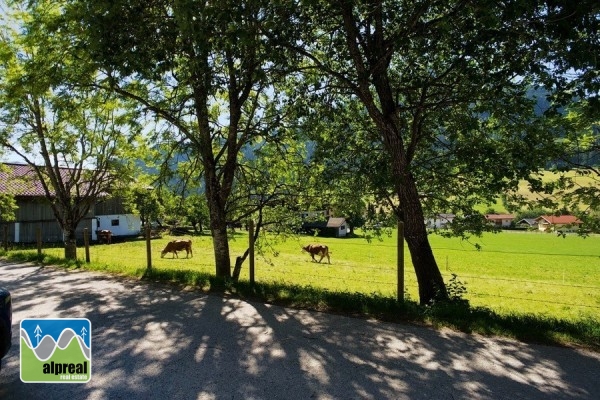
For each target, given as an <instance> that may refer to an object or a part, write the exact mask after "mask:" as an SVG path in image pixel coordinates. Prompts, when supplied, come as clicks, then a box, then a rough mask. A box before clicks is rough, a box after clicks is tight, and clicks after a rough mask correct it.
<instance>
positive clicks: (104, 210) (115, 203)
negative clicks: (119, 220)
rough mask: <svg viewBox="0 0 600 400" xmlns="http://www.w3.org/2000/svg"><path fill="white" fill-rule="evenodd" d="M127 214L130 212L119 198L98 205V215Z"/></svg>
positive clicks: (99, 202) (106, 200) (112, 198)
mask: <svg viewBox="0 0 600 400" xmlns="http://www.w3.org/2000/svg"><path fill="white" fill-rule="evenodd" d="M127 213H128V210H127V209H126V207H125V206H124V205H123V200H122V199H121V198H118V197H111V198H109V199H105V200H101V201H98V202H97V203H96V215H115V214H127Z"/></svg>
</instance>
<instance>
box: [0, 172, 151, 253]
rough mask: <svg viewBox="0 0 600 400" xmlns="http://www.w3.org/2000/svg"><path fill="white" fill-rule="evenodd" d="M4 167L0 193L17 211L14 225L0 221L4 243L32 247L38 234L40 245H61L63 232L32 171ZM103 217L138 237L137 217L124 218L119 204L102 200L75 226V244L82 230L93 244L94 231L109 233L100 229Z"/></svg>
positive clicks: (0, 179) (116, 201) (0, 173)
mask: <svg viewBox="0 0 600 400" xmlns="http://www.w3.org/2000/svg"><path fill="white" fill-rule="evenodd" d="M3 165H4V167H3V168H2V169H0V193H2V194H8V195H11V196H13V197H14V198H15V202H16V204H17V207H18V209H17V210H16V212H15V217H16V220H15V221H12V222H8V223H7V222H2V221H0V224H1V225H4V228H3V229H2V233H1V235H4V232H6V233H7V240H8V241H9V242H13V243H35V242H36V241H37V232H38V231H39V232H40V234H41V240H42V242H45V243H60V242H63V232H62V229H61V228H60V225H59V224H58V222H57V221H56V218H55V216H54V213H53V212H52V208H51V206H50V203H49V202H48V199H47V198H46V196H45V191H44V188H43V187H42V184H41V182H40V181H39V180H38V179H37V177H36V175H35V173H34V172H33V169H32V168H31V167H30V166H28V165H23V164H12V163H7V164H3ZM102 212H105V213H106V212H108V213H109V215H103V214H102ZM105 217H111V218H110V219H111V222H110V223H112V224H113V225H122V226H128V225H129V226H128V228H131V229H132V230H131V231H130V233H131V234H136V235H137V234H139V232H140V229H139V222H137V221H139V217H137V216H133V215H131V214H125V213H124V208H123V205H122V204H121V202H120V200H118V199H109V198H103V199H97V201H96V202H95V203H94V204H93V205H92V206H91V207H90V210H89V212H88V214H87V215H86V216H85V217H84V218H83V220H82V221H81V222H80V223H79V225H78V226H77V230H76V237H77V240H78V241H83V232H84V229H85V228H87V229H88V231H89V232H91V239H92V240H96V230H97V229H110V228H105V227H102V226H100V223H101V221H102V219H105ZM136 219H137V221H136ZM121 220H124V221H123V222H121ZM136 229H137V232H136Z"/></svg>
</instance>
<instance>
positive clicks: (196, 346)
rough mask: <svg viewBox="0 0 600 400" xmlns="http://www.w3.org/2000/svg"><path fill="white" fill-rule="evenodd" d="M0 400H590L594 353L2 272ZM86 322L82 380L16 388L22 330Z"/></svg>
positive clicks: (120, 283) (598, 382)
mask: <svg viewBox="0 0 600 400" xmlns="http://www.w3.org/2000/svg"><path fill="white" fill-rule="evenodd" d="M0 286H5V287H7V288H8V289H9V290H10V291H11V292H12V295H13V304H14V305H13V307H14V310H13V311H14V316H13V348H12V349H11V351H10V352H9V355H8V356H7V357H6V358H5V359H4V360H3V367H2V371H1V372H0V399H3V400H5V399H6V400H9V399H64V400H76V399H127V400H133V399H510V400H515V399H599V398H600V354H598V353H593V352H587V351H581V350H574V349H567V348H558V347H547V346H537V345H530V344H523V343H519V342H516V341H513V340H508V339H499V338H486V337H482V336H478V335H466V334H462V333H456V332H452V331H449V330H443V331H436V330H432V329H428V328H423V327H415V326H408V325H397V324H389V323H382V322H377V321H368V320H362V319H354V318H347V317H343V316H338V315H329V314H324V313H317V312H309V311H302V310H294V309H287V308H282V307H277V306H271V305H265V304H262V303H251V302H245V301H241V300H236V299H228V298H223V297H220V296H214V295H205V294H202V293H198V292H193V291H181V290H179V289H177V288H174V287H171V286H169V285H163V284H153V283H147V282H137V281H133V280H129V279H120V278H115V277H110V276H105V275H101V274H97V273H89V272H81V271H75V272H72V271H65V270H62V269H55V268H51V267H37V266H32V265H30V264H18V263H6V262H4V263H1V262H0ZM49 317H68V318H88V319H90V320H91V322H92V362H91V364H92V367H91V368H92V378H91V380H90V381H89V382H88V383H85V384H81V383H79V384H41V383H22V382H21V380H20V375H19V338H18V335H19V323H20V321H21V319H23V318H49Z"/></svg>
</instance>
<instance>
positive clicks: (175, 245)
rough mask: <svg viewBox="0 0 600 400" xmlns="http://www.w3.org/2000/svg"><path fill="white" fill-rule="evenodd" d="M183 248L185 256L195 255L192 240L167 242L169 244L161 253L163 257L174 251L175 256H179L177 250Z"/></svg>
mask: <svg viewBox="0 0 600 400" xmlns="http://www.w3.org/2000/svg"><path fill="white" fill-rule="evenodd" d="M183 250H185V258H188V256H190V255H192V256H193V255H194V253H192V241H191V240H173V241H172V242H169V243H167V246H166V247H165V248H164V249H163V251H162V252H161V253H160V258H163V257H164V256H165V254H167V253H173V258H175V257H177V258H179V255H178V254H177V252H178V251H183Z"/></svg>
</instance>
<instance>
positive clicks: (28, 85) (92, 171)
mask: <svg viewBox="0 0 600 400" xmlns="http://www.w3.org/2000/svg"><path fill="white" fill-rule="evenodd" d="M56 11H57V9H56V8H55V7H54V6H53V4H52V3H51V2H39V4H37V5H36V6H35V7H33V8H32V9H31V10H30V13H26V12H19V13H16V14H15V20H14V21H12V22H11V23H9V24H8V25H6V26H3V27H2V39H3V40H2V43H1V49H2V50H1V57H0V70H1V71H0V76H1V81H0V104H1V111H0V145H1V146H3V147H4V148H5V149H8V150H9V151H10V152H12V154H13V155H16V156H18V157H20V158H21V159H22V160H23V161H24V162H26V163H27V164H28V165H29V166H30V167H31V168H32V170H33V171H34V173H35V175H36V177H37V179H38V180H39V182H40V183H41V185H42V187H43V188H44V192H45V195H46V198H47V200H48V201H49V203H50V205H51V207H52V211H53V213H54V216H55V217H56V220H57V221H58V223H59V225H60V227H61V228H62V230H63V232H64V239H65V258H68V259H76V255H77V247H76V237H75V231H76V228H77V225H78V224H79V222H80V221H81V220H82V219H83V218H84V217H85V216H86V215H87V213H88V211H89V209H90V207H91V206H92V205H93V204H94V202H95V201H96V200H97V199H98V198H99V197H100V196H104V195H106V194H107V193H108V192H110V189H111V187H112V186H113V184H114V182H115V180H116V179H117V176H118V177H119V179H124V178H126V177H127V176H128V175H129V174H128V173H127V170H128V169H127V168H128V161H127V158H128V156H129V155H128V154H127V151H128V149H130V147H131V146H130V145H131V144H132V143H131V140H133V139H132V138H135V134H136V132H137V131H136V129H135V120H136V118H135V115H133V114H131V113H130V112H129V110H130V109H129V108H128V107H126V106H125V105H124V103H123V102H120V101H118V100H117V99H115V98H114V97H113V96H110V95H107V94H106V93H99V92H98V91H95V90H92V89H91V87H90V86H89V82H90V81H91V80H92V79H93V78H94V71H93V70H90V69H87V67H88V66H89V64H86V59H85V57H81V54H77V56H78V57H76V56H75V55H73V54H67V53H66V52H65V48H66V47H67V46H66V43H65V42H64V40H62V39H63V38H61V37H60V36H50V35H47V32H46V31H44V30H43V29H40V25H38V22H39V20H38V18H42V19H43V18H45V17H47V16H49V15H53V14H54V13H56ZM13 27H15V28H14V29H13ZM82 83H88V86H87V87H85V86H82Z"/></svg>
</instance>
